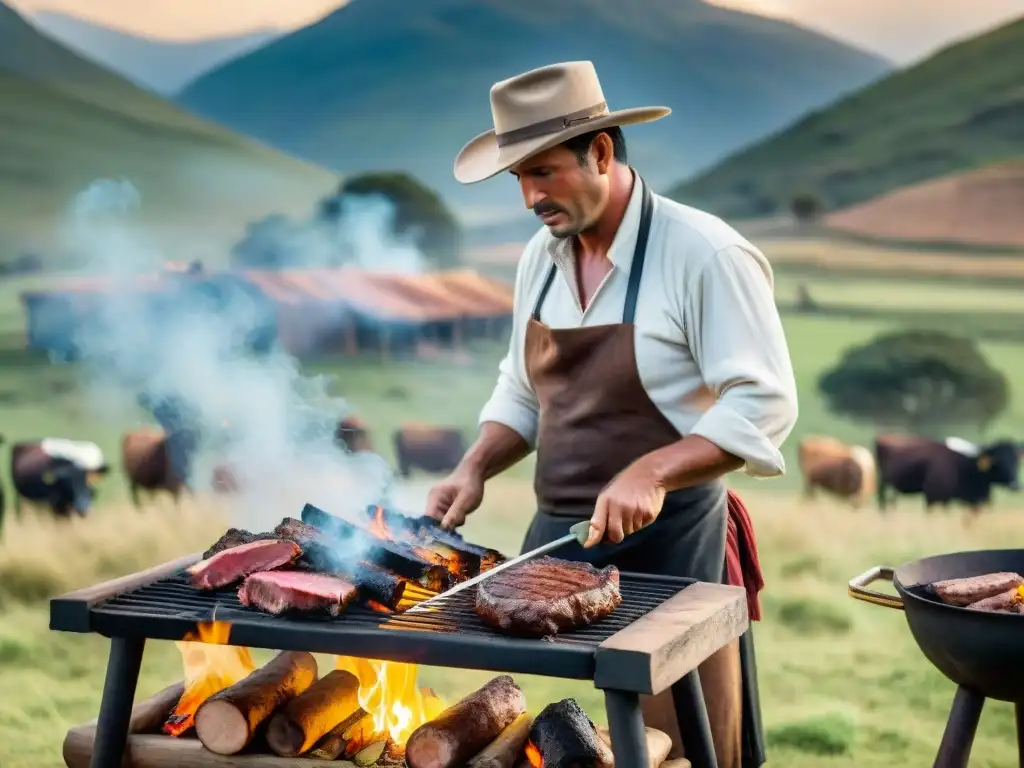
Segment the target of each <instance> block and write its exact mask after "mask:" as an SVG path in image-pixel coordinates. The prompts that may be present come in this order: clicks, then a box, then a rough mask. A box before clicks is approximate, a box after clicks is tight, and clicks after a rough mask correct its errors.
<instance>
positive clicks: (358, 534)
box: [302, 504, 456, 592]
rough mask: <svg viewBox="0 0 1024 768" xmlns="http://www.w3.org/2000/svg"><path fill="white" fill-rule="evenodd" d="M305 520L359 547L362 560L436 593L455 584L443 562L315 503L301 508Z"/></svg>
mask: <svg viewBox="0 0 1024 768" xmlns="http://www.w3.org/2000/svg"><path fill="white" fill-rule="evenodd" d="M302 522H304V523H307V524H309V525H312V526H314V527H316V528H318V529H319V530H320V531H321V532H323V533H324V534H326V535H327V536H328V537H330V538H331V539H336V540H337V541H338V542H339V543H340V544H342V545H344V546H351V547H352V548H354V549H357V550H358V551H359V552H360V556H361V558H362V559H364V560H369V561H370V562H372V563H374V564H376V565H379V566H381V567H382V568H386V569H387V570H389V571H393V572H394V573H396V574H398V575H399V576H404V577H405V578H407V579H412V580H413V581H418V582H419V583H420V584H422V585H424V586H426V587H429V588H430V589H433V590H434V591H436V592H443V591H444V590H446V589H448V588H449V587H451V586H452V584H453V583H455V580H456V579H455V574H453V573H451V571H449V570H448V568H446V567H445V566H444V565H438V564H437V563H433V562H430V561H429V560H427V559H425V558H423V557H421V556H420V555H418V554H417V553H415V552H413V551H412V550H411V549H410V548H409V547H407V546H404V545H402V544H401V543H399V542H395V541H388V540H385V539H381V538H377V537H375V536H374V535H373V534H372V533H370V532H369V531H368V530H365V529H363V528H359V527H358V526H356V525H354V524H353V523H350V522H348V521H347V520H343V519H341V518H340V517H335V516H334V515H331V514H328V513H327V512H324V511H323V510H322V509H318V508H317V507H314V506H313V505H312V504H306V506H304V507H303V508H302Z"/></svg>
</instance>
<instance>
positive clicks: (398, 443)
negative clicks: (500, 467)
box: [394, 424, 467, 477]
mask: <svg viewBox="0 0 1024 768" xmlns="http://www.w3.org/2000/svg"><path fill="white" fill-rule="evenodd" d="M394 444H395V457H396V458H397V459H398V473H399V475H401V476H402V477H409V475H410V474H412V470H413V469H422V470H424V471H425V472H450V471H451V470H453V469H455V467H456V466H458V463H459V461H461V460H462V457H463V455H464V454H465V453H466V447H467V446H466V440H465V438H464V437H463V436H462V432H461V431H459V430H458V429H451V428H448V427H433V426H428V425H420V424H406V425H404V426H402V427H401V428H400V429H398V430H396V431H395V434H394Z"/></svg>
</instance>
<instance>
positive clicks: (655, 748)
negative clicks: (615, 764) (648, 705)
mask: <svg viewBox="0 0 1024 768" xmlns="http://www.w3.org/2000/svg"><path fill="white" fill-rule="evenodd" d="M597 735H598V736H600V737H601V741H603V742H604V743H605V744H607V745H608V746H609V748H610V747H611V745H612V736H611V734H610V733H609V732H608V728H607V727H606V726H603V725H599V726H597ZM644 735H645V736H646V738H647V755H648V758H649V762H648V764H647V768H659V766H663V765H664V764H665V761H666V760H668V755H669V753H670V752H671V751H672V737H671V736H669V735H668V734H667V733H665V732H664V731H659V730H658V729H656V728H644ZM687 765H689V763H687Z"/></svg>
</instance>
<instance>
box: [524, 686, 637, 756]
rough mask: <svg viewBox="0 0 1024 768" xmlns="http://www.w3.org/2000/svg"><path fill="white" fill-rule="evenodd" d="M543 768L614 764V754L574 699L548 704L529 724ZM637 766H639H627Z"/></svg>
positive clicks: (531, 740)
mask: <svg viewBox="0 0 1024 768" xmlns="http://www.w3.org/2000/svg"><path fill="white" fill-rule="evenodd" d="M530 746H532V747H533V748H534V749H535V750H536V752H537V753H538V754H539V756H540V757H541V759H542V761H543V762H542V765H543V766H544V768H576V766H587V768H615V758H614V757H613V756H612V751H611V749H609V747H608V745H607V744H605V742H604V740H603V739H601V737H600V736H598V733H597V729H596V728H595V727H594V724H593V722H591V720H590V718H589V717H587V714H586V712H584V711H583V710H582V709H580V705H579V704H577V703H576V700H575V699H562V700H561V701H559V702H556V703H554V704H548V705H547V706H546V707H544V710H543V711H542V712H541V713H540V714H539V715H537V719H536V720H534V721H533V727H532V728H530ZM630 768H640V766H630Z"/></svg>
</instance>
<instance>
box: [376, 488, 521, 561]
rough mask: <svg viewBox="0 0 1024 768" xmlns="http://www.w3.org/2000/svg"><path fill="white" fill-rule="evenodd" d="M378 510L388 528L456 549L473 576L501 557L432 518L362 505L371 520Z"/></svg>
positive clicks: (426, 544) (424, 541)
mask: <svg viewBox="0 0 1024 768" xmlns="http://www.w3.org/2000/svg"><path fill="white" fill-rule="evenodd" d="M378 510H382V513H383V517H384V523H385V525H387V526H388V528H389V529H392V530H394V529H395V528H398V529H400V530H404V531H408V532H409V533H410V534H411V535H413V536H414V537H415V538H416V540H417V541H420V542H422V543H423V544H424V546H427V547H431V546H433V545H444V546H446V547H449V548H451V549H452V550H454V551H455V552H457V553H458V554H459V555H460V556H462V557H463V558H465V559H466V560H467V562H469V563H470V564H471V570H474V571H475V572H474V573H473V574H472V575H473V576H476V575H477V574H478V573H479V572H480V571H481V570H485V571H486V570H487V569H488V568H493V567H494V566H495V565H497V564H498V563H500V562H503V561H504V560H505V556H504V555H503V554H501V553H500V552H499V551H498V550H496V549H491V548H490V547H482V546H480V545H478V544H472V543H470V542H468V541H466V540H465V539H464V538H462V536H461V535H459V534H458V533H456V532H455V531H446V530H445V529H444V528H442V527H441V524H440V522H439V521H437V520H435V519H434V518H432V517H427V516H426V515H423V516H421V517H409V516H408V515H405V514H402V513H401V512H398V511H397V510H393V509H387V508H383V507H378V506H375V505H373V504H371V505H370V506H368V507H367V508H366V514H367V516H368V517H369V518H370V519H371V520H372V519H374V518H375V517H376V516H377V514H378Z"/></svg>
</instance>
